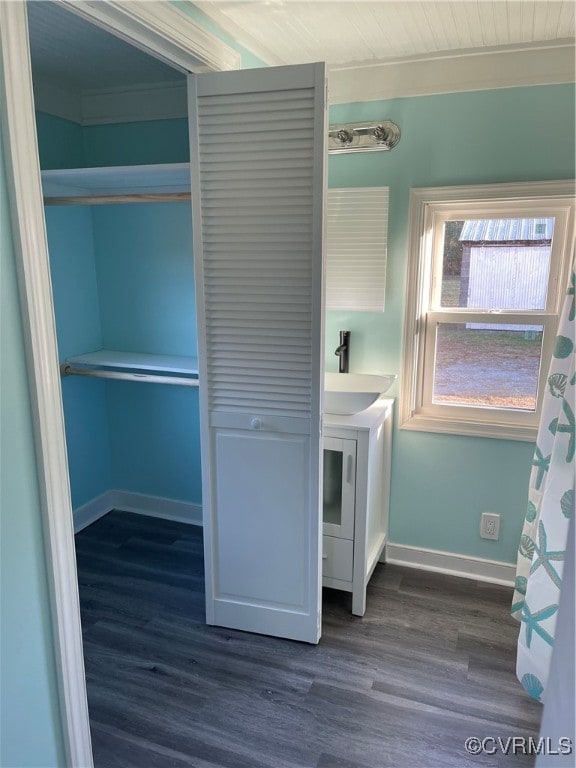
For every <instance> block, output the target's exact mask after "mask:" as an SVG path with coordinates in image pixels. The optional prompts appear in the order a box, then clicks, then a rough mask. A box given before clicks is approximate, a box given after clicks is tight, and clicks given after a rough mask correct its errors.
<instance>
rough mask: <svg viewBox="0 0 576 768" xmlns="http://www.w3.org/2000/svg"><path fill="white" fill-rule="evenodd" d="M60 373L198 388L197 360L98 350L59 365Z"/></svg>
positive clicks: (174, 356)
mask: <svg viewBox="0 0 576 768" xmlns="http://www.w3.org/2000/svg"><path fill="white" fill-rule="evenodd" d="M60 371H61V373H62V375H63V376H96V377H100V378H105V379H126V380H129V381H145V382H152V383H159V384H179V385H184V386H189V387H197V386H198V359H197V358H195V357H184V356H181V355H149V354H144V353H140V352H116V351H114V350H111V349H100V350H98V351H97V352H87V353H86V354H83V355H73V356H71V357H67V358H66V360H65V361H64V362H63V363H62V364H61V365H60Z"/></svg>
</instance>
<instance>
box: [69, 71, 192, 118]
mask: <svg viewBox="0 0 576 768" xmlns="http://www.w3.org/2000/svg"><path fill="white" fill-rule="evenodd" d="M80 113H81V119H80V123H81V125H104V124H106V123H133V122H138V121H143V120H170V119H174V118H182V117H186V118H187V117H188V91H187V88H186V81H182V82H180V83H177V82H176V83H175V82H169V83H150V84H142V85H137V86H120V87H118V88H105V89H98V90H89V91H88V90H87V91H82V92H81V94H80Z"/></svg>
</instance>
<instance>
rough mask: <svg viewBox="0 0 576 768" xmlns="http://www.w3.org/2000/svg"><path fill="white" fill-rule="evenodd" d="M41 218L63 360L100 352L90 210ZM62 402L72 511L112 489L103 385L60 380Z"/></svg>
mask: <svg viewBox="0 0 576 768" xmlns="http://www.w3.org/2000/svg"><path fill="white" fill-rule="evenodd" d="M40 133H41V132H40ZM45 217H46V231H47V234H48V248H49V253H50V271H51V278H52V293H53V296H54V314H55V318H56V334H57V338H58V353H59V359H60V360H65V359H66V358H67V357H69V356H70V355H79V354H82V353H83V352H91V351H93V350H95V349H101V347H102V329H101V324H100V305H99V298H98V285H97V280H96V267H95V258H94V231H93V226H92V211H91V209H90V208H89V207H87V206H61V207H60V206H48V207H47V208H46V209H45ZM62 402H63V407H64V420H65V424H66V446H67V451H68V465H69V468H70V487H71V493H72V506H73V508H74V509H76V508H77V507H80V506H82V504H85V503H86V502H88V501H90V500H91V499H94V498H96V497H97V496H100V494H102V493H104V492H105V491H108V490H110V488H111V487H112V485H111V480H112V473H111V466H110V447H109V445H110V441H109V434H108V412H107V404H106V382H104V381H102V380H100V381H98V380H96V379H84V378H75V377H73V376H72V377H69V378H64V379H62Z"/></svg>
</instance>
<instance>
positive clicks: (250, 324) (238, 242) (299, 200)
mask: <svg viewBox="0 0 576 768" xmlns="http://www.w3.org/2000/svg"><path fill="white" fill-rule="evenodd" d="M197 120H198V135H199V144H200V147H201V158H202V159H201V163H200V184H201V192H202V229H203V254H204V256H203V264H204V266H203V269H204V302H205V314H206V340H207V359H206V364H207V373H208V376H207V386H208V408H209V410H210V411H220V412H230V413H246V414H252V413H254V412H257V413H262V414H266V413H269V414H274V415H276V416H290V417H302V418H309V417H310V409H311V374H310V361H311V356H312V348H311V344H312V341H311V338H312V316H311V306H310V304H311V290H310V279H311V278H310V252H311V248H312V233H313V222H312V205H311V200H312V193H313V189H312V181H313V168H312V159H313V154H314V146H313V132H312V131H311V129H310V126H312V125H313V123H314V99H313V96H312V92H311V91H308V90H307V89H302V90H300V91H294V90H287V91H285V92H279V93H274V94H273V98H272V99H270V98H269V94H266V93H264V94H256V95H254V96H253V97H251V98H249V99H247V98H246V97H245V96H242V97H241V98H240V97H235V96H230V95H228V94H226V95H210V96H206V97H203V96H201V95H200V96H199V97H198V118H197Z"/></svg>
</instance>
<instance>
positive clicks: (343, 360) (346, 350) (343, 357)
mask: <svg viewBox="0 0 576 768" xmlns="http://www.w3.org/2000/svg"><path fill="white" fill-rule="evenodd" d="M334 354H335V355H337V356H338V357H339V358H340V359H339V362H338V373H348V366H349V364H350V357H349V355H350V331H340V344H339V346H337V347H336V351H335V352H334Z"/></svg>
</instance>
